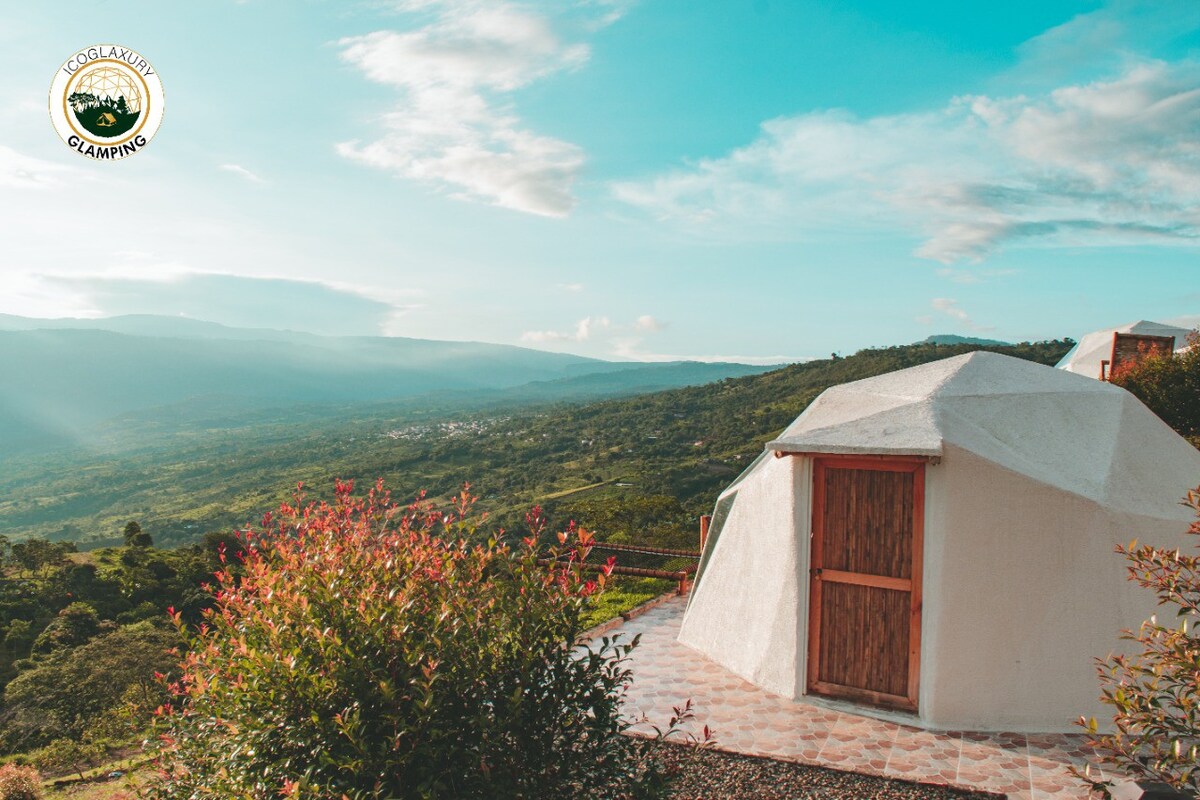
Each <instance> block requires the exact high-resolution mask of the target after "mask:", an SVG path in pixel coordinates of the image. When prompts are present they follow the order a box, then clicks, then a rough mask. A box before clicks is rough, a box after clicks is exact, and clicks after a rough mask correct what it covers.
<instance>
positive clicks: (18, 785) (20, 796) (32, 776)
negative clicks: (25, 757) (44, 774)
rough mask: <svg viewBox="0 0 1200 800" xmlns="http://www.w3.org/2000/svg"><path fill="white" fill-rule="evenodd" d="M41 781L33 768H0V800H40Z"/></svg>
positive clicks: (5, 766) (15, 766)
mask: <svg viewBox="0 0 1200 800" xmlns="http://www.w3.org/2000/svg"><path fill="white" fill-rule="evenodd" d="M41 797H42V779H41V776H39V775H38V772H37V770H36V769H34V768H33V767H20V766H17V765H16V764H5V765H4V766H2V767H0V800H41Z"/></svg>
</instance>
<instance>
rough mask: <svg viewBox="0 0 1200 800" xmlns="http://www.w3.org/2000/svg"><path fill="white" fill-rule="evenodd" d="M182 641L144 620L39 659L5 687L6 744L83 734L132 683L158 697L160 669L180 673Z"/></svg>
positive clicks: (1, 737) (2, 735) (13, 746)
mask: <svg viewBox="0 0 1200 800" xmlns="http://www.w3.org/2000/svg"><path fill="white" fill-rule="evenodd" d="M179 643H180V640H179V637H178V635H177V634H176V633H175V631H173V630H170V629H167V628H164V627H161V626H158V625H154V624H152V623H150V622H141V623H138V624H135V625H127V626H125V627H123V628H118V629H117V630H115V631H113V632H112V633H108V634H105V635H101V636H97V637H95V638H93V639H92V640H91V641H89V642H87V643H86V644H84V645H82V646H81V647H76V648H73V649H65V650H62V651H59V652H57V653H55V654H52V655H51V656H50V657H48V658H45V659H43V660H40V661H38V662H35V664H34V665H33V666H32V667H30V668H29V669H26V670H24V671H23V672H21V673H20V674H18V675H17V677H15V678H14V679H13V680H12V681H11V682H10V683H9V684H8V686H7V687H5V690H4V705H5V710H6V712H7V713H6V714H5V718H4V721H3V723H4V724H3V726H0V745H2V746H3V747H4V748H5V749H6V750H8V751H9V752H11V751H14V750H26V749H29V748H31V747H38V746H41V745H45V744H48V743H49V742H51V741H53V740H54V739H56V738H62V737H66V738H75V739H78V738H79V737H80V736H82V734H83V733H84V732H85V731H86V730H87V729H88V728H90V727H91V726H92V725H93V724H94V723H95V722H96V721H97V720H98V719H100V718H102V717H103V715H104V714H106V713H107V712H109V711H110V710H111V709H113V708H116V707H119V706H120V705H121V703H122V702H124V698H125V696H126V693H127V692H128V691H130V689H131V687H136V691H137V692H139V693H141V694H143V695H145V696H147V697H149V696H154V697H158V696H159V695H160V691H161V687H160V685H159V682H158V681H157V680H156V678H155V674H156V673H169V674H173V673H174V670H175V665H176V663H177V661H178V657H177V656H176V655H174V654H173V653H172V650H174V648H176V647H178V645H179Z"/></svg>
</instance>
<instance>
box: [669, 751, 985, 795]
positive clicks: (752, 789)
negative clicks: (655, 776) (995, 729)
mask: <svg viewBox="0 0 1200 800" xmlns="http://www.w3.org/2000/svg"><path fill="white" fill-rule="evenodd" d="M660 747H662V759H663V760H664V762H666V763H667V764H668V765H671V766H676V767H678V768H679V770H680V772H679V775H678V776H677V778H676V782H675V790H674V792H673V793H672V794H671V798H672V800H995V799H996V798H1003V797H1004V795H999V794H989V793H988V792H965V791H961V790H958V789H951V788H949V787H946V786H934V785H930V784H922V783H909V782H908V781H900V780H895V779H893V778H878V777H874V776H871V775H859V774H858V773H854V772H840V771H838V770H833V769H825V768H823V767H810V766H807V765H804V764H795V763H792V762H789V761H776V760H774V759H771V758H760V757H757V756H747V755H741V754H738V753H725V752H722V751H720V750H701V751H699V752H695V751H692V750H690V749H689V748H686V747H681V746H679V745H673V744H662V745H660Z"/></svg>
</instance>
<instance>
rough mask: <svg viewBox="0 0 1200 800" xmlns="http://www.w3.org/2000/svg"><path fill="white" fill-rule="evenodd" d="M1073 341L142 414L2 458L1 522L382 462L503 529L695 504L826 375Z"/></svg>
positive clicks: (398, 479) (934, 348) (158, 509)
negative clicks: (103, 437)
mask: <svg viewBox="0 0 1200 800" xmlns="http://www.w3.org/2000/svg"><path fill="white" fill-rule="evenodd" d="M1069 348H1070V343H1069V342H1063V341H1054V342H1042V343H1037V344H1020V345H1013V346H1005V347H999V346H997V347H986V348H985V347H981V346H979V345H971V344H963V345H950V346H946V345H934V344H914V345H905V346H900V347H887V348H878V349H870V350H863V351H860V352H858V353H855V354H854V355H852V356H847V357H845V358H832V359H822V360H818V361H810V362H806V363H802V364H794V365H791V366H788V367H784V368H782V369H775V370H772V371H769V372H765V373H763V374H758V375H747V376H744V377H728V378H724V379H720V380H715V381H709V382H702V381H701V380H700V379H702V378H704V377H708V376H709V374H708V373H705V372H703V369H704V367H703V365H694V364H682V365H663V366H654V367H651V366H648V365H641V366H638V365H632V366H630V365H625V366H626V368H625V369H623V370H619V371H617V372H615V373H609V375H610V376H611V377H612V379H613V380H620V381H622V382H623V383H624V384H625V385H626V386H629V387H633V386H637V385H641V386H649V385H652V384H653V383H654V382H655V381H660V380H668V379H670V380H677V381H688V382H696V383H702V385H693V386H688V387H684V388H675V389H671V390H668V391H661V392H656V393H651V394H637V395H636V396H633V397H626V398H622V399H611V400H604V401H599V402H585V403H569V404H568V403H563V402H557V403H555V404H549V403H547V402H541V403H540V404H537V405H533V406H530V405H529V403H530V402H534V401H537V400H541V401H546V400H547V399H548V398H552V397H558V398H559V399H560V400H561V399H562V398H567V399H578V398H580V397H585V398H586V397H587V396H588V395H589V393H590V392H592V391H593V390H594V389H595V387H592V386H590V385H589V384H590V383H591V382H592V381H593V380H595V381H599V380H600V379H599V378H596V377H594V376H581V377H578V378H561V379H554V380H551V381H547V382H544V383H542V384H539V383H534V384H528V385H526V386H524V387H513V388H510V389H507V390H503V391H500V392H497V393H495V394H493V395H488V397H490V398H491V399H490V400H487V401H486V402H484V399H481V398H476V399H477V404H476V405H475V406H473V407H471V408H469V409H466V410H464V407H463V405H462V404H461V403H460V402H459V400H458V399H455V397H456V395H455V393H438V394H437V395H436V396H429V397H425V398H414V399H412V400H410V401H405V402H404V403H396V402H390V403H377V404H373V405H372V404H358V405H355V406H352V407H348V408H347V409H346V411H345V413H337V412H336V411H335V412H334V413H331V412H330V411H329V409H328V408H326V407H318V408H316V409H315V410H313V409H307V408H304V407H297V408H292V409H287V410H286V411H282V412H280V411H272V410H263V411H260V412H255V413H253V414H247V415H243V416H242V417H241V418H239V419H240V420H241V423H240V424H241V427H239V428H237V429H229V428H224V429H222V428H219V427H215V426H214V427H212V428H206V427H204V426H203V424H199V423H197V424H193V425H191V426H189V427H188V428H187V430H186V432H185V433H183V434H179V435H170V436H168V435H163V433H162V431H163V427H162V426H164V425H166V423H165V422H159V421H154V420H150V421H148V420H146V419H143V418H140V417H139V418H137V419H134V420H132V421H131V422H130V423H129V424H130V425H131V426H132V427H131V428H130V430H132V431H135V432H137V431H140V432H141V435H142V436H143V437H144V438H146V439H147V440H154V441H155V442H158V443H159V444H158V446H157V447H156V448H147V449H144V450H141V451H135V450H127V451H125V452H122V453H118V454H116V455H113V454H109V453H98V454H94V455H93V454H87V453H79V452H75V453H68V452H66V451H63V452H62V453H42V454H38V455H35V456H30V457H27V458H21V459H12V460H10V461H9V462H8V463H7V464H6V465H5V469H0V533H4V534H7V535H10V536H16V537H23V536H28V535H31V534H37V535H42V536H51V537H55V538H66V539H76V540H80V541H92V542H97V541H101V542H103V541H108V542H112V541H116V540H118V539H119V534H120V530H121V527H122V526H123V525H124V524H125V522H126V521H128V520H130V519H136V520H138V521H139V522H140V523H141V524H142V527H143V528H145V529H146V530H147V531H149V532H151V534H152V535H153V536H154V537H155V541H156V542H158V543H160V544H171V543H181V542H185V541H190V540H192V539H195V538H197V537H198V536H200V535H202V534H203V533H205V532H206V531H210V530H222V529H228V528H230V527H232V526H235V525H240V524H244V523H246V522H247V521H248V520H255V519H258V518H259V516H260V515H261V514H262V512H263V511H264V510H267V509H270V508H272V507H274V506H275V505H276V504H278V503H279V501H280V500H282V499H284V498H286V497H287V496H288V493H289V492H290V491H291V489H292V488H293V487H294V486H295V485H296V483H297V482H301V481H303V482H304V483H305V484H306V485H307V486H310V487H313V489H312V491H313V492H314V493H319V494H326V493H327V492H328V489H329V487H330V486H331V485H332V482H333V479H334V478H353V479H356V480H358V481H359V482H360V483H361V482H363V481H366V482H370V481H373V480H374V479H375V478H379V477H382V478H384V479H386V480H387V482H388V485H389V487H390V488H391V489H393V491H394V493H395V495H396V496H399V497H408V496H411V495H412V493H415V492H416V491H417V490H420V489H427V490H429V491H430V492H431V494H432V495H434V496H445V495H447V494H450V493H452V492H454V491H455V490H456V488H458V487H461V486H462V484H463V483H464V482H467V481H469V482H471V483H472V484H473V486H474V487H475V490H476V491H478V492H480V493H481V494H482V496H483V500H482V501H481V502H482V504H483V506H484V508H486V509H488V510H489V511H490V512H492V513H493V516H494V518H495V519H496V520H497V524H500V525H503V526H504V527H506V528H508V529H511V530H516V529H519V528H520V526H521V524H522V522H521V520H522V518H523V514H524V512H525V511H526V510H527V509H528V508H529V506H531V505H533V504H534V503H541V504H543V505H545V506H546V507H547V509H548V512H549V513H550V514H551V516H552V519H554V520H555V521H556V522H564V521H565V519H566V518H567V517H572V516H573V517H575V518H578V519H581V520H587V521H588V524H594V523H592V522H591V521H590V519H589V518H587V517H586V516H585V510H581V506H580V505H578V503H581V502H584V501H587V502H591V503H592V505H593V508H600V507H603V508H607V509H609V510H611V511H613V512H614V513H615V512H617V511H620V510H621V509H622V508H624V507H625V504H626V503H627V502H633V500H634V498H635V497H645V496H668V497H670V498H673V501H672V502H674V503H675V504H676V505H677V507H678V508H679V509H680V512H679V513H680V515H681V518H682V519H691V518H693V517H694V516H695V515H696V514H698V513H702V512H703V511H705V510H706V509H708V508H710V507H711V504H712V502H713V500H714V499H715V497H716V493H717V492H718V491H719V490H720V488H721V487H723V486H724V485H726V484H727V483H728V482H729V481H730V480H731V479H732V478H733V477H734V476H736V475H737V474H738V472H740V471H741V470H742V469H743V468H745V466H746V465H747V464H748V463H749V462H750V460H752V459H753V458H754V457H755V456H756V455H758V454H759V453H760V452H761V451H762V447H763V444H764V443H765V442H766V441H767V440H768V439H770V438H771V437H773V436H775V435H776V434H778V433H779V431H780V430H781V429H782V428H784V427H785V426H786V425H787V424H788V423H789V422H791V421H792V419H794V418H795V417H796V415H797V414H799V413H800V412H801V411H802V410H803V409H804V408H805V407H806V406H807V405H808V404H809V403H810V402H812V400H813V399H814V398H815V397H816V396H817V395H818V394H820V392H821V391H822V390H824V389H825V388H826V387H828V386H830V385H833V384H837V383H844V382H846V381H852V380H857V379H859V378H866V377H870V376H872V375H879V374H882V373H884V372H888V371H891V370H895V369H902V368H904V367H910V366H915V365H916V364H922V363H926V362H928V361H935V360H937V359H942V358H949V357H951V356H954V355H959V354H960V353H965V352H970V351H972V350H979V349H989V350H994V351H997V352H1002V353H1007V354H1009V355H1014V356H1017V357H1020V358H1026V359H1029V360H1032V361H1037V362H1040V363H1043V364H1047V365H1052V364H1054V363H1056V362H1057V361H1058V360H1059V359H1060V358H1062V356H1063V354H1064V353H1066V351H1067V350H1068V349H1069ZM643 371H644V373H643ZM602 385H603V382H602ZM607 385H609V386H611V384H607ZM465 394H467V395H472V394H474V393H470V392H468V393H465ZM506 397H507V399H505V398H506ZM206 405H207V404H206ZM181 413H182V412H181ZM189 413H190V412H189ZM689 541H690V540H689Z"/></svg>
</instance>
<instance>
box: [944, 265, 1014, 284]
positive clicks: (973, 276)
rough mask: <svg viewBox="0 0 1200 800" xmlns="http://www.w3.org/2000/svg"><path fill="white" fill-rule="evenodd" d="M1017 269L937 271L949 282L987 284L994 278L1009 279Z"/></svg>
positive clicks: (947, 269) (948, 268)
mask: <svg viewBox="0 0 1200 800" xmlns="http://www.w3.org/2000/svg"><path fill="white" fill-rule="evenodd" d="M1017 272H1018V270H1015V269H956V268H954V267H943V268H941V269H939V270H938V271H937V274H938V276H939V277H942V278H945V279H946V280H948V281H953V282H954V283H962V284H976V283H985V282H987V281H989V280H992V279H994V278H1007V277H1009V276H1012V275H1016V274H1017Z"/></svg>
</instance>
